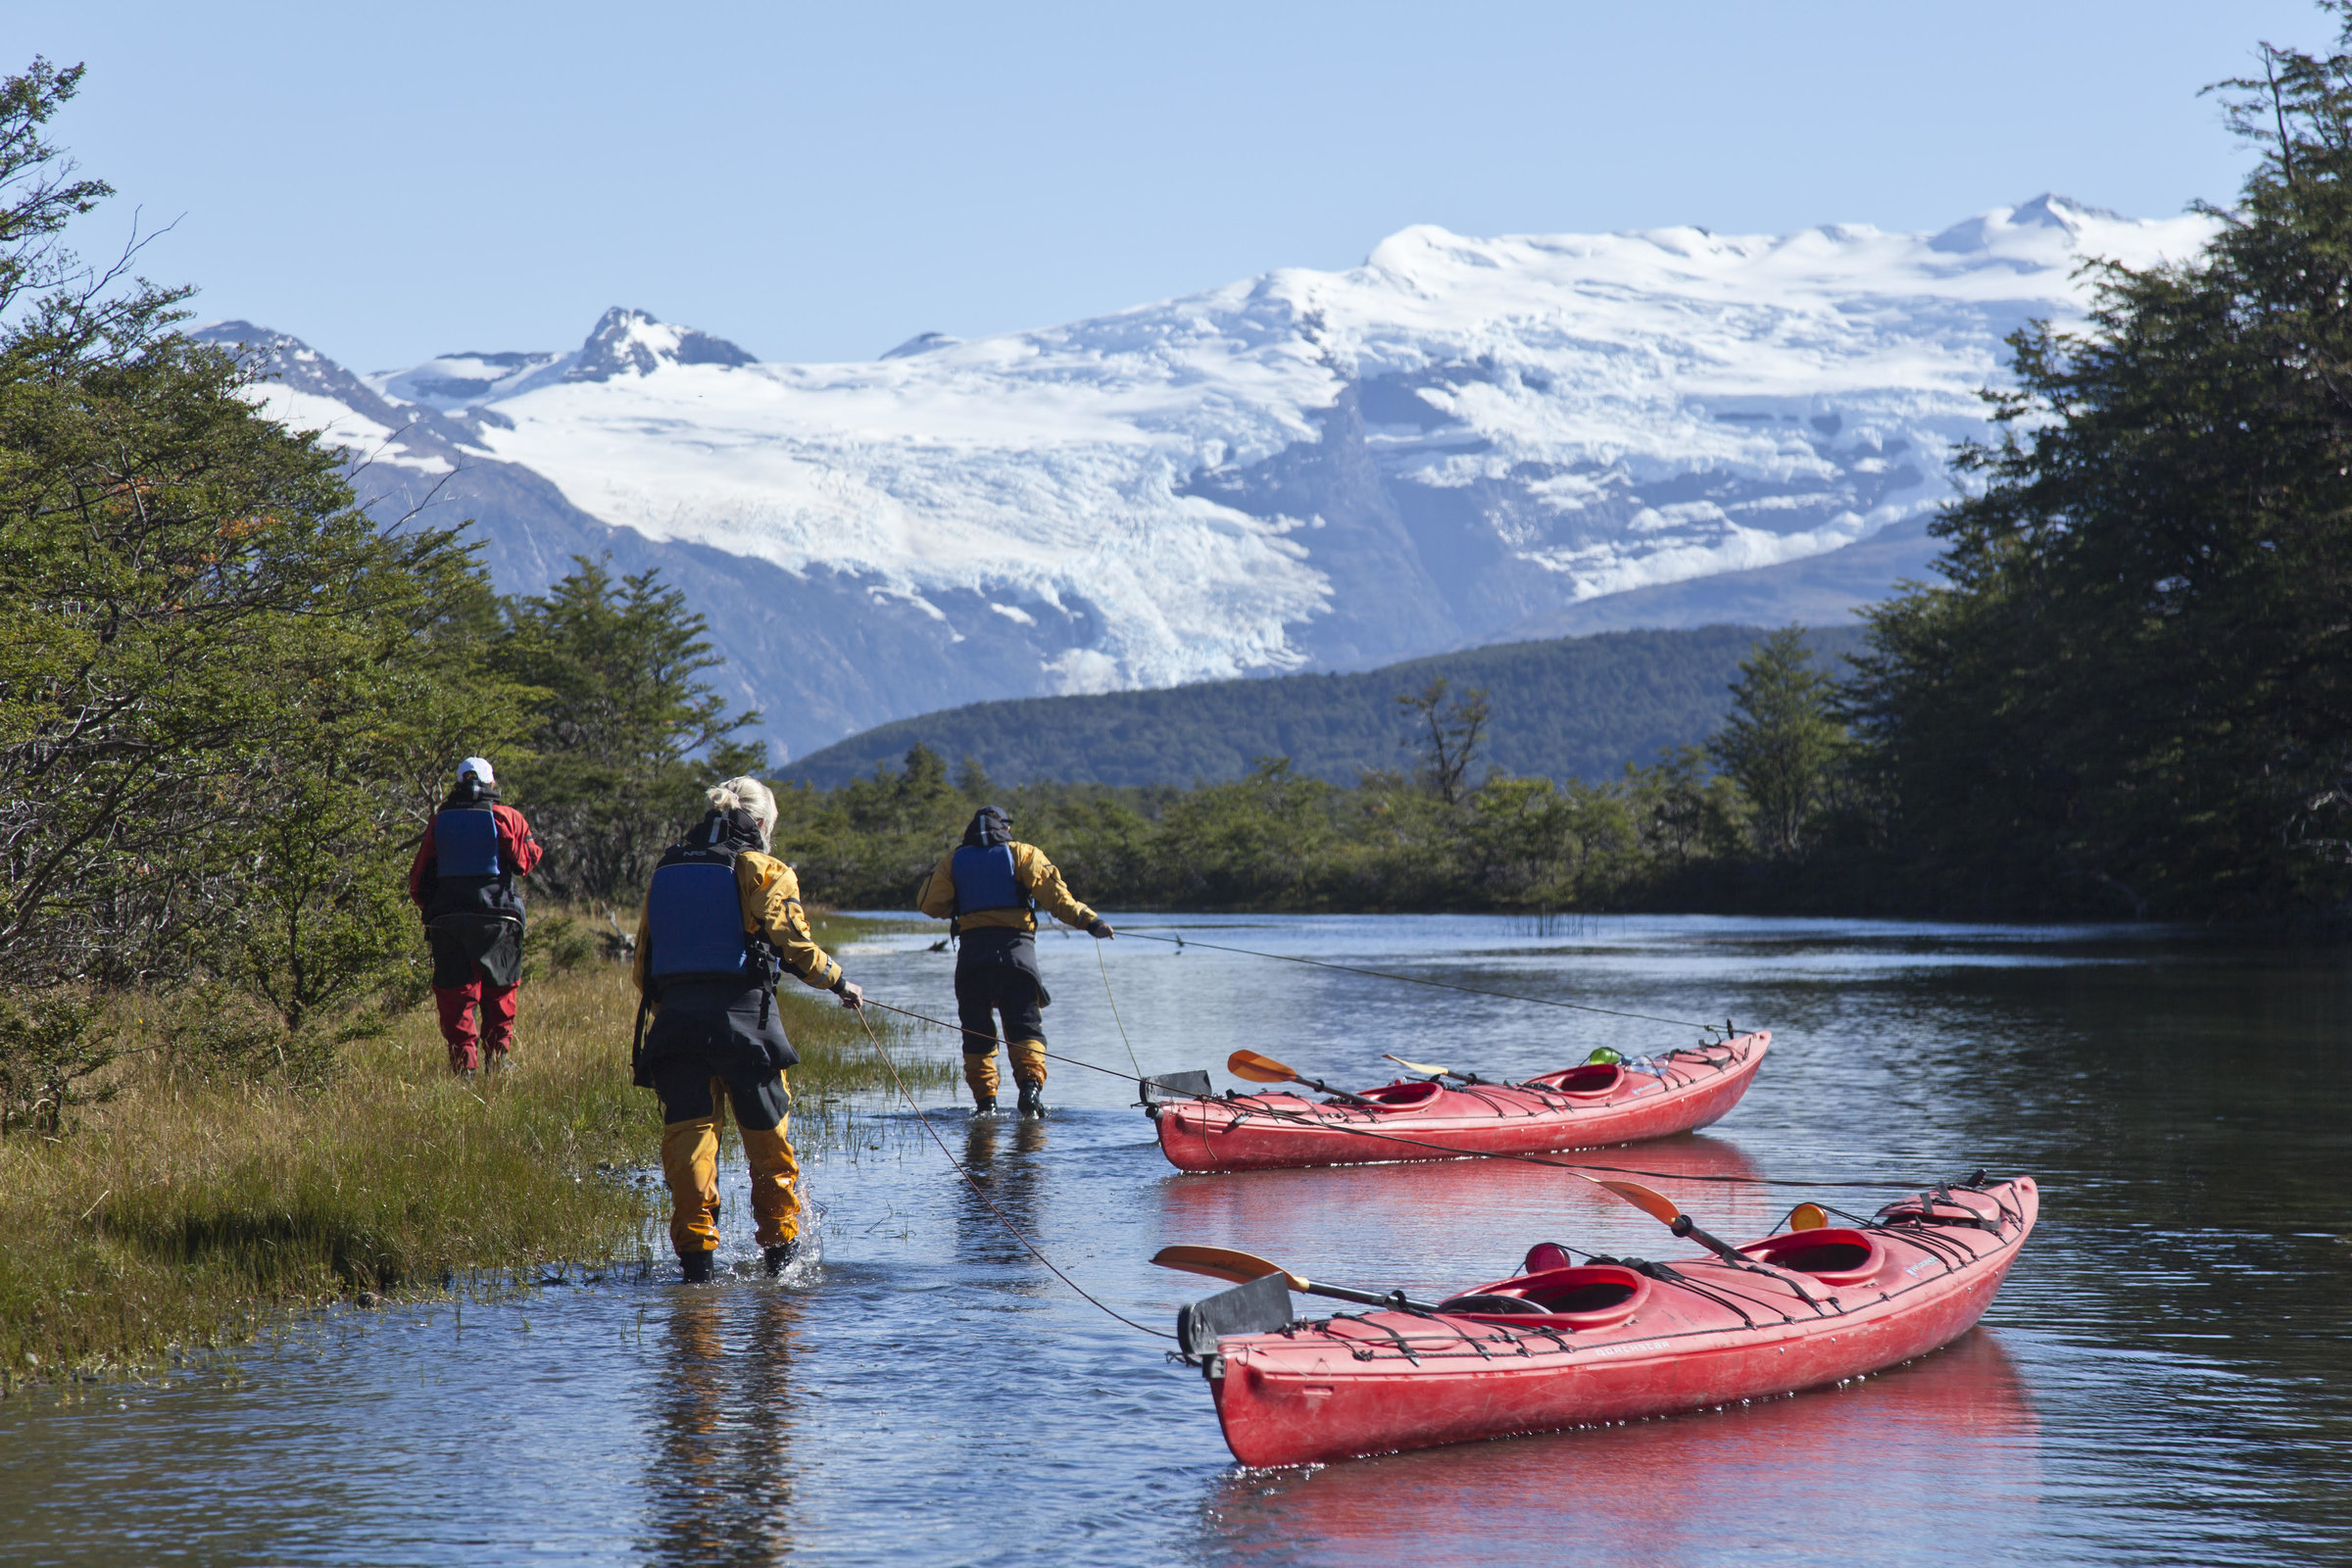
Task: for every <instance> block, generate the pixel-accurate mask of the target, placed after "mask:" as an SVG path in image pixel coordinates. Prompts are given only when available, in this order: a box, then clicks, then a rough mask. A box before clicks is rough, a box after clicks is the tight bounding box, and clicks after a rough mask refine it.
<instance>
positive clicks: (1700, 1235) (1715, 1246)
mask: <svg viewBox="0 0 2352 1568" xmlns="http://www.w3.org/2000/svg"><path fill="white" fill-rule="evenodd" d="M1666 1228H1667V1229H1668V1230H1670V1231H1672V1232H1674V1234H1675V1235H1677V1236H1688V1237H1690V1238H1691V1240H1692V1241H1694V1242H1696V1243H1697V1244H1698V1245H1699V1246H1701V1247H1703V1248H1705V1249H1706V1250H1708V1251H1710V1252H1713V1253H1714V1254H1715V1255H1716V1256H1717V1257H1720V1258H1722V1259H1723V1260H1724V1261H1725V1262H1727V1263H1738V1264H1740V1265H1741V1266H1743V1267H1744V1266H1748V1265H1752V1264H1753V1263H1754V1262H1755V1259H1754V1258H1752V1257H1750V1256H1748V1255H1747V1254H1746V1253H1745V1252H1742V1251H1741V1250H1740V1249H1738V1248H1737V1247H1734V1246H1733V1245H1732V1244H1731V1243H1729V1242H1727V1241H1724V1240H1722V1239H1720V1238H1718V1237H1714V1236H1709V1235H1708V1234H1707V1233H1706V1232H1705V1231H1702V1230H1700V1229H1699V1228H1698V1227H1697V1226H1695V1225H1693V1224H1691V1216H1690V1215H1688V1214H1677V1215H1675V1216H1674V1223H1673V1224H1671V1225H1669V1226H1667V1227H1666Z"/></svg>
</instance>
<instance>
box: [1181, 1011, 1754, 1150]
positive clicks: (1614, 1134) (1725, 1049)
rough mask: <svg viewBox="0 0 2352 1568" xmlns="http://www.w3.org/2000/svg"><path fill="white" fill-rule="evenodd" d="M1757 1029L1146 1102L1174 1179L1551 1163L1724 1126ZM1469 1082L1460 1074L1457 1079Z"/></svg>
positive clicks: (1746, 1079) (1750, 1076)
mask: <svg viewBox="0 0 2352 1568" xmlns="http://www.w3.org/2000/svg"><path fill="white" fill-rule="evenodd" d="M1771 1047H1772V1035H1771V1033H1770V1032H1769V1031H1766V1030H1758V1031H1756V1032H1754V1033H1751V1034H1740V1035H1734V1036H1732V1037H1731V1038H1730V1039H1728V1040H1724V1041H1719V1042H1716V1043H1714V1044H1711V1045H1707V1046H1703V1047H1691V1048H1688V1049H1685V1050H1682V1051H1675V1052H1669V1053H1667V1054H1665V1055H1663V1056H1659V1057H1654V1058H1650V1059H1649V1060H1648V1061H1646V1062H1644V1063H1640V1064H1636V1063H1627V1062H1606V1063H1589V1064H1587V1065H1584V1066H1578V1067H1566V1068H1562V1069H1560V1070H1558V1071H1556V1072H1549V1073H1543V1074H1539V1075H1537V1076H1535V1077H1532V1078H1527V1079H1522V1080H1519V1081H1517V1082H1511V1083H1488V1082H1485V1081H1483V1080H1478V1079H1475V1078H1468V1079H1467V1081H1465V1082H1463V1083H1462V1084H1460V1085H1459V1086H1458V1087H1457V1086H1455V1085H1451V1084H1446V1083H1441V1082H1440V1081H1438V1080H1437V1079H1435V1078H1413V1079H1403V1078H1400V1079H1397V1080H1396V1081H1395V1082H1393V1083H1390V1084H1386V1085H1383V1086H1381V1087H1378V1088H1374V1089H1364V1090H1359V1091H1356V1092H1354V1093H1353V1094H1349V1095H1346V1096H1344V1097H1335V1098H1334V1099H1333V1100H1330V1101H1327V1102H1324V1103H1315V1102H1313V1101H1311V1100H1308V1099H1307V1098H1306V1097H1305V1096H1303V1095H1299V1094H1296V1093H1291V1092H1287V1091H1272V1092H1260V1093H1254V1094H1243V1093H1239V1092H1228V1093H1227V1094H1226V1095H1224V1096H1223V1097H1222V1098H1216V1099H1211V1098H1207V1097H1190V1098H1175V1097H1172V1096H1167V1095H1166V1093H1165V1090H1164V1089H1163V1090H1162V1091H1161V1093H1160V1094H1159V1095H1149V1094H1148V1095H1147V1100H1146V1104H1145V1112H1146V1114H1148V1115H1150V1116H1151V1117H1152V1121H1153V1123H1154V1124H1155V1125H1156V1128H1157V1131H1158V1135H1159V1148H1160V1152H1161V1153H1163V1154H1165V1155H1166V1156H1167V1159H1168V1163H1170V1164H1171V1165H1174V1166H1175V1167H1176V1168H1177V1169H1179V1170H1189V1171H1231V1170H1270V1169H1279V1168H1284V1167H1295V1166H1301V1165H1351V1164H1372V1163H1376V1162H1382V1161H1388V1160H1414V1159H1460V1158H1463V1157H1465V1156H1476V1155H1480V1154H1488V1155H1494V1154H1504V1155H1508V1154H1546V1153H1558V1152H1564V1151H1567V1150H1576V1149H1599V1148H1605V1147H1607V1146H1610V1145H1615V1144H1629V1143H1638V1142H1641V1141H1642V1140H1643V1139H1650V1138H1666V1137H1670V1136H1672V1135H1674V1134H1676V1133H1687V1132H1692V1131H1695V1130H1696V1129H1698V1128H1701V1127H1705V1126H1708V1125H1710V1124H1712V1123H1714V1122H1717V1121H1720V1120H1721V1119H1722V1118H1723V1117H1724V1116H1725V1115H1726V1114H1728V1113H1729V1112H1730V1111H1731V1109H1732V1107H1733V1106H1735V1105H1737V1104H1738V1103H1740V1097H1741V1096H1742V1095H1744V1094H1746V1093H1747V1089H1748V1086H1749V1085H1750V1084H1751V1083H1753V1082H1754V1081H1755V1076H1756V1070H1757V1068H1759V1067H1760V1066H1762V1065H1763V1062H1764V1056H1765V1054H1766V1053H1767V1052H1768V1051H1770V1050H1771ZM1455 1076H1465V1077H1466V1076H1467V1075H1455Z"/></svg>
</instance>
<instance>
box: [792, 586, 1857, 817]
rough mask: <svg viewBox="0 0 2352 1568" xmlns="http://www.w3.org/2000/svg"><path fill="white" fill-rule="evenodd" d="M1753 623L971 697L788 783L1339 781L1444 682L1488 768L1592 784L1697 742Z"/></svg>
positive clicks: (1377, 758) (1836, 645) (1835, 652)
mask: <svg viewBox="0 0 2352 1568" xmlns="http://www.w3.org/2000/svg"><path fill="white" fill-rule="evenodd" d="M1763 635H1764V633H1763V632H1762V631H1761V630H1760V629H1759V628H1756V627H1753V626H1702V627H1699V628H1697V629H1695V630H1691V631H1626V632H1606V633H1603V634H1601V635H1599V636H1593V637H1563V638H1554V639H1551V640H1548V641H1544V642H1531V643H1503V644H1497V645H1496V646H1495V647H1492V648H1473V649H1468V650H1465V651H1463V652H1461V653H1453V654H1440V655H1437V656H1435V657H1433V658H1429V659H1415V660H1410V661H1407V662H1403V663H1398V664H1390V665H1388V666H1386V667H1384V668H1381V669H1374V670H1369V671H1365V672H1363V673H1360V674H1347V675H1278V676H1273V677H1269V678H1261V679H1255V680H1223V681H1206V682H1202V683H1201V684H1199V685H1194V686H1176V687H1171V688H1167V689H1164V690H1160V691H1142V692H1107V693H1103V695H1100V696H1090V697H1032V698H1023V699H1018V700H1014V701H1009V702H995V703H973V704H970V705H968V706H966V707H963V708H952V709H948V710H946V711H942V712H937V713H925V714H923V715H921V716H920V717H917V718H906V719H901V720H899V721H898V722H896V723H892V724H882V725H878V726H876V727H875V728H873V729H870V730H866V731H864V732H863V733H861V734H858V735H853V736H851V737H850V738H849V739H847V740H844V741H838V742H836V743H834V744H833V745H831V746H828V747H826V748H824V749H823V750H822V751H818V752H812V753H810V754H809V756H807V757H805V758H801V759H799V760H796V761H794V762H792V763H790V764H788V765H787V766H786V767H785V769H784V772H783V776H784V777H785V778H786V779H788V780H791V781H793V782H796V783H808V784H812V785H815V786H816V787H817V788H819V789H830V788H833V787H835V786H837V785H840V784H845V783H847V782H849V781H850V780H851V779H853V778H857V777H859V776H861V775H864V774H869V773H871V772H872V771H873V770H874V769H875V767H876V766H878V765H881V764H883V763H891V764H895V763H897V762H898V760H900V759H901V758H902V757H904V756H905V755H906V754H907V752H909V751H911V750H912V749H914V748H915V747H917V746H921V747H923V748H925V749H927V750H929V751H932V752H935V753H938V754H939V755H940V756H942V757H955V758H966V757H968V758H970V759H971V760H973V761H974V762H976V763H978V764H979V766H980V768H981V769H982V771H984V772H986V773H988V774H989V775H991V776H992V777H995V778H997V779H1001V780H1005V781H1006V782H1010V783H1023V784H1026V783H1039V782H1056V783H1064V784H1113V785H1128V786H1149V785H1156V784H1199V783H1208V784H1222V783H1227V782H1230V781H1232V780H1234V779H1238V778H1240V777H1242V776H1243V775H1244V774H1246V773H1248V772H1249V771H1250V769H1251V768H1252V767H1254V766H1256V765H1257V762H1258V760H1260V759H1262V758H1268V757H1287V758H1289V759H1290V760H1291V768H1292V770H1293V771H1294V772H1296V773H1299V774H1300V775H1302V776H1304V777H1308V778H1317V779H1322V780H1324V781H1325V782H1327V783H1332V784H1352V783H1354V782H1355V780H1356V778H1357V776H1358V775H1360V774H1363V773H1366V772H1378V771H1381V770H1383V769H1393V768H1397V767H1400V766H1405V765H1409V763H1410V761H1411V749H1412V746H1413V744H1414V743H1413V741H1412V739H1411V738H1410V737H1408V736H1406V735H1405V734H1404V733H1403V732H1402V731H1401V729H1400V726H1399V725H1398V723H1397V694H1398V693H1400V692H1408V691H1412V692H1417V691H1421V690H1423V689H1424V688H1426V687H1427V686H1428V685H1429V684H1430V683H1431V682H1432V681H1436V680H1445V681H1446V682H1448V683H1449V684H1450V685H1451V686H1452V687H1454V688H1455V689H1457V690H1464V691H1469V690H1483V691H1485V692H1486V693H1487V699H1488V703H1489V705H1490V706H1491V708H1492V709H1493V711H1494V716H1493V719H1492V721H1491V725H1490V731H1489V733H1488V735H1487V736H1486V737H1485V742H1484V747H1483V755H1484V760H1486V761H1487V762H1489V763H1491V764H1492V765H1494V766H1495V767H1499V768H1501V769H1503V770H1504V771H1505V772H1508V773H1514V774H1522V775H1526V776H1528V777H1540V778H1553V779H1586V780H1598V779H1606V778H1611V777H1614V776H1615V775H1616V774H1617V772H1618V771H1619V770H1620V769H1621V768H1623V767H1624V765H1625V764H1626V763H1627V762H1628V761H1647V760H1651V759H1653V758H1655V757H1657V756H1658V755H1659V754H1660V753H1661V752H1664V751H1667V750H1669V749H1671V748H1673V747H1677V746H1689V745H1693V744H1696V743H1698V742H1700V741H1703V740H1704V739H1705V738H1706V737H1707V736H1708V735H1709V734H1711V733H1713V732H1714V729H1715V727H1716V725H1718V724H1719V723H1721V722H1722V721H1723V716H1724V713H1725V711H1727V710H1728V709H1729V707H1730V706H1731V696H1730V687H1731V682H1732V681H1733V680H1734V679H1736V678H1737V676H1738V674H1739V663H1740V660H1741V659H1743V658H1745V657H1746V656H1747V653H1748V650H1749V649H1750V648H1751V647H1752V646H1753V645H1754V643H1755V640H1756V639H1757V638H1758V637H1761V636H1763ZM1806 641H1807V643H1808V645H1809V646H1811V647H1812V648H1813V649H1814V650H1815V651H1816V652H1817V653H1819V654H1820V655H1822V656H1823V657H1824V658H1825V659H1826V660H1829V661H1832V662H1835V661H1837V660H1838V659H1840V658H1842V657H1843V656H1845V655H1847V654H1851V653H1856V652H1859V651H1860V649H1861V647H1862V629H1861V627H1860V626H1858V625H1855V626H1838V627H1825V628H1820V629H1817V630H1815V631H1813V632H1811V633H1809V634H1808V636H1807V638H1806Z"/></svg>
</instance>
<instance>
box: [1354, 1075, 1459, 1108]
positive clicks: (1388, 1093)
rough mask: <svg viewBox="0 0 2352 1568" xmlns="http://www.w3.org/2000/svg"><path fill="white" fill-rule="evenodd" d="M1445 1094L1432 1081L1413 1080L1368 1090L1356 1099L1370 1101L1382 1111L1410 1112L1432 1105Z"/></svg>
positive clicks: (1401, 1080)
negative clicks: (1418, 1107)
mask: <svg viewBox="0 0 2352 1568" xmlns="http://www.w3.org/2000/svg"><path fill="white" fill-rule="evenodd" d="M1443 1092H1444V1091H1442V1090H1441V1089H1440V1088H1439V1087H1438V1085H1437V1083H1436V1082H1435V1081H1434V1080H1432V1079H1428V1078H1411V1079H1400V1080H1399V1081H1397V1082H1396V1083H1393V1084H1382V1085H1381V1086H1380V1087H1379V1088H1378V1089H1367V1090H1365V1091H1364V1092H1363V1093H1362V1094H1360V1095H1358V1096H1356V1098H1357V1099H1358V1100H1369V1101H1371V1102H1372V1103H1373V1104H1374V1105H1375V1106H1377V1107H1378V1108H1380V1109H1382V1110H1410V1109H1413V1108H1414V1107H1416V1106H1419V1105H1426V1104H1429V1103H1432V1102H1433V1101H1435V1100H1436V1099H1437V1098H1438V1096H1439V1095H1440V1094H1442V1093H1443Z"/></svg>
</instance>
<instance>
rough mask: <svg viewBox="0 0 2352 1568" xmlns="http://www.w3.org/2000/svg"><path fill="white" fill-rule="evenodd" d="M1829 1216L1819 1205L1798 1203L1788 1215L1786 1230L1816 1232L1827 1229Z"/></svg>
mask: <svg viewBox="0 0 2352 1568" xmlns="http://www.w3.org/2000/svg"><path fill="white" fill-rule="evenodd" d="M1829 1223H1830V1216H1829V1215H1828V1213H1826V1212H1825V1211H1824V1210H1823V1209H1822V1206H1821V1205H1820V1204H1819V1203H1799V1204H1797V1205H1796V1207H1795V1208H1793V1209H1791V1210H1790V1211H1789V1229H1790V1230H1792V1231H1818V1230H1823V1229H1826V1228H1827V1227H1828V1225H1829Z"/></svg>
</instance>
